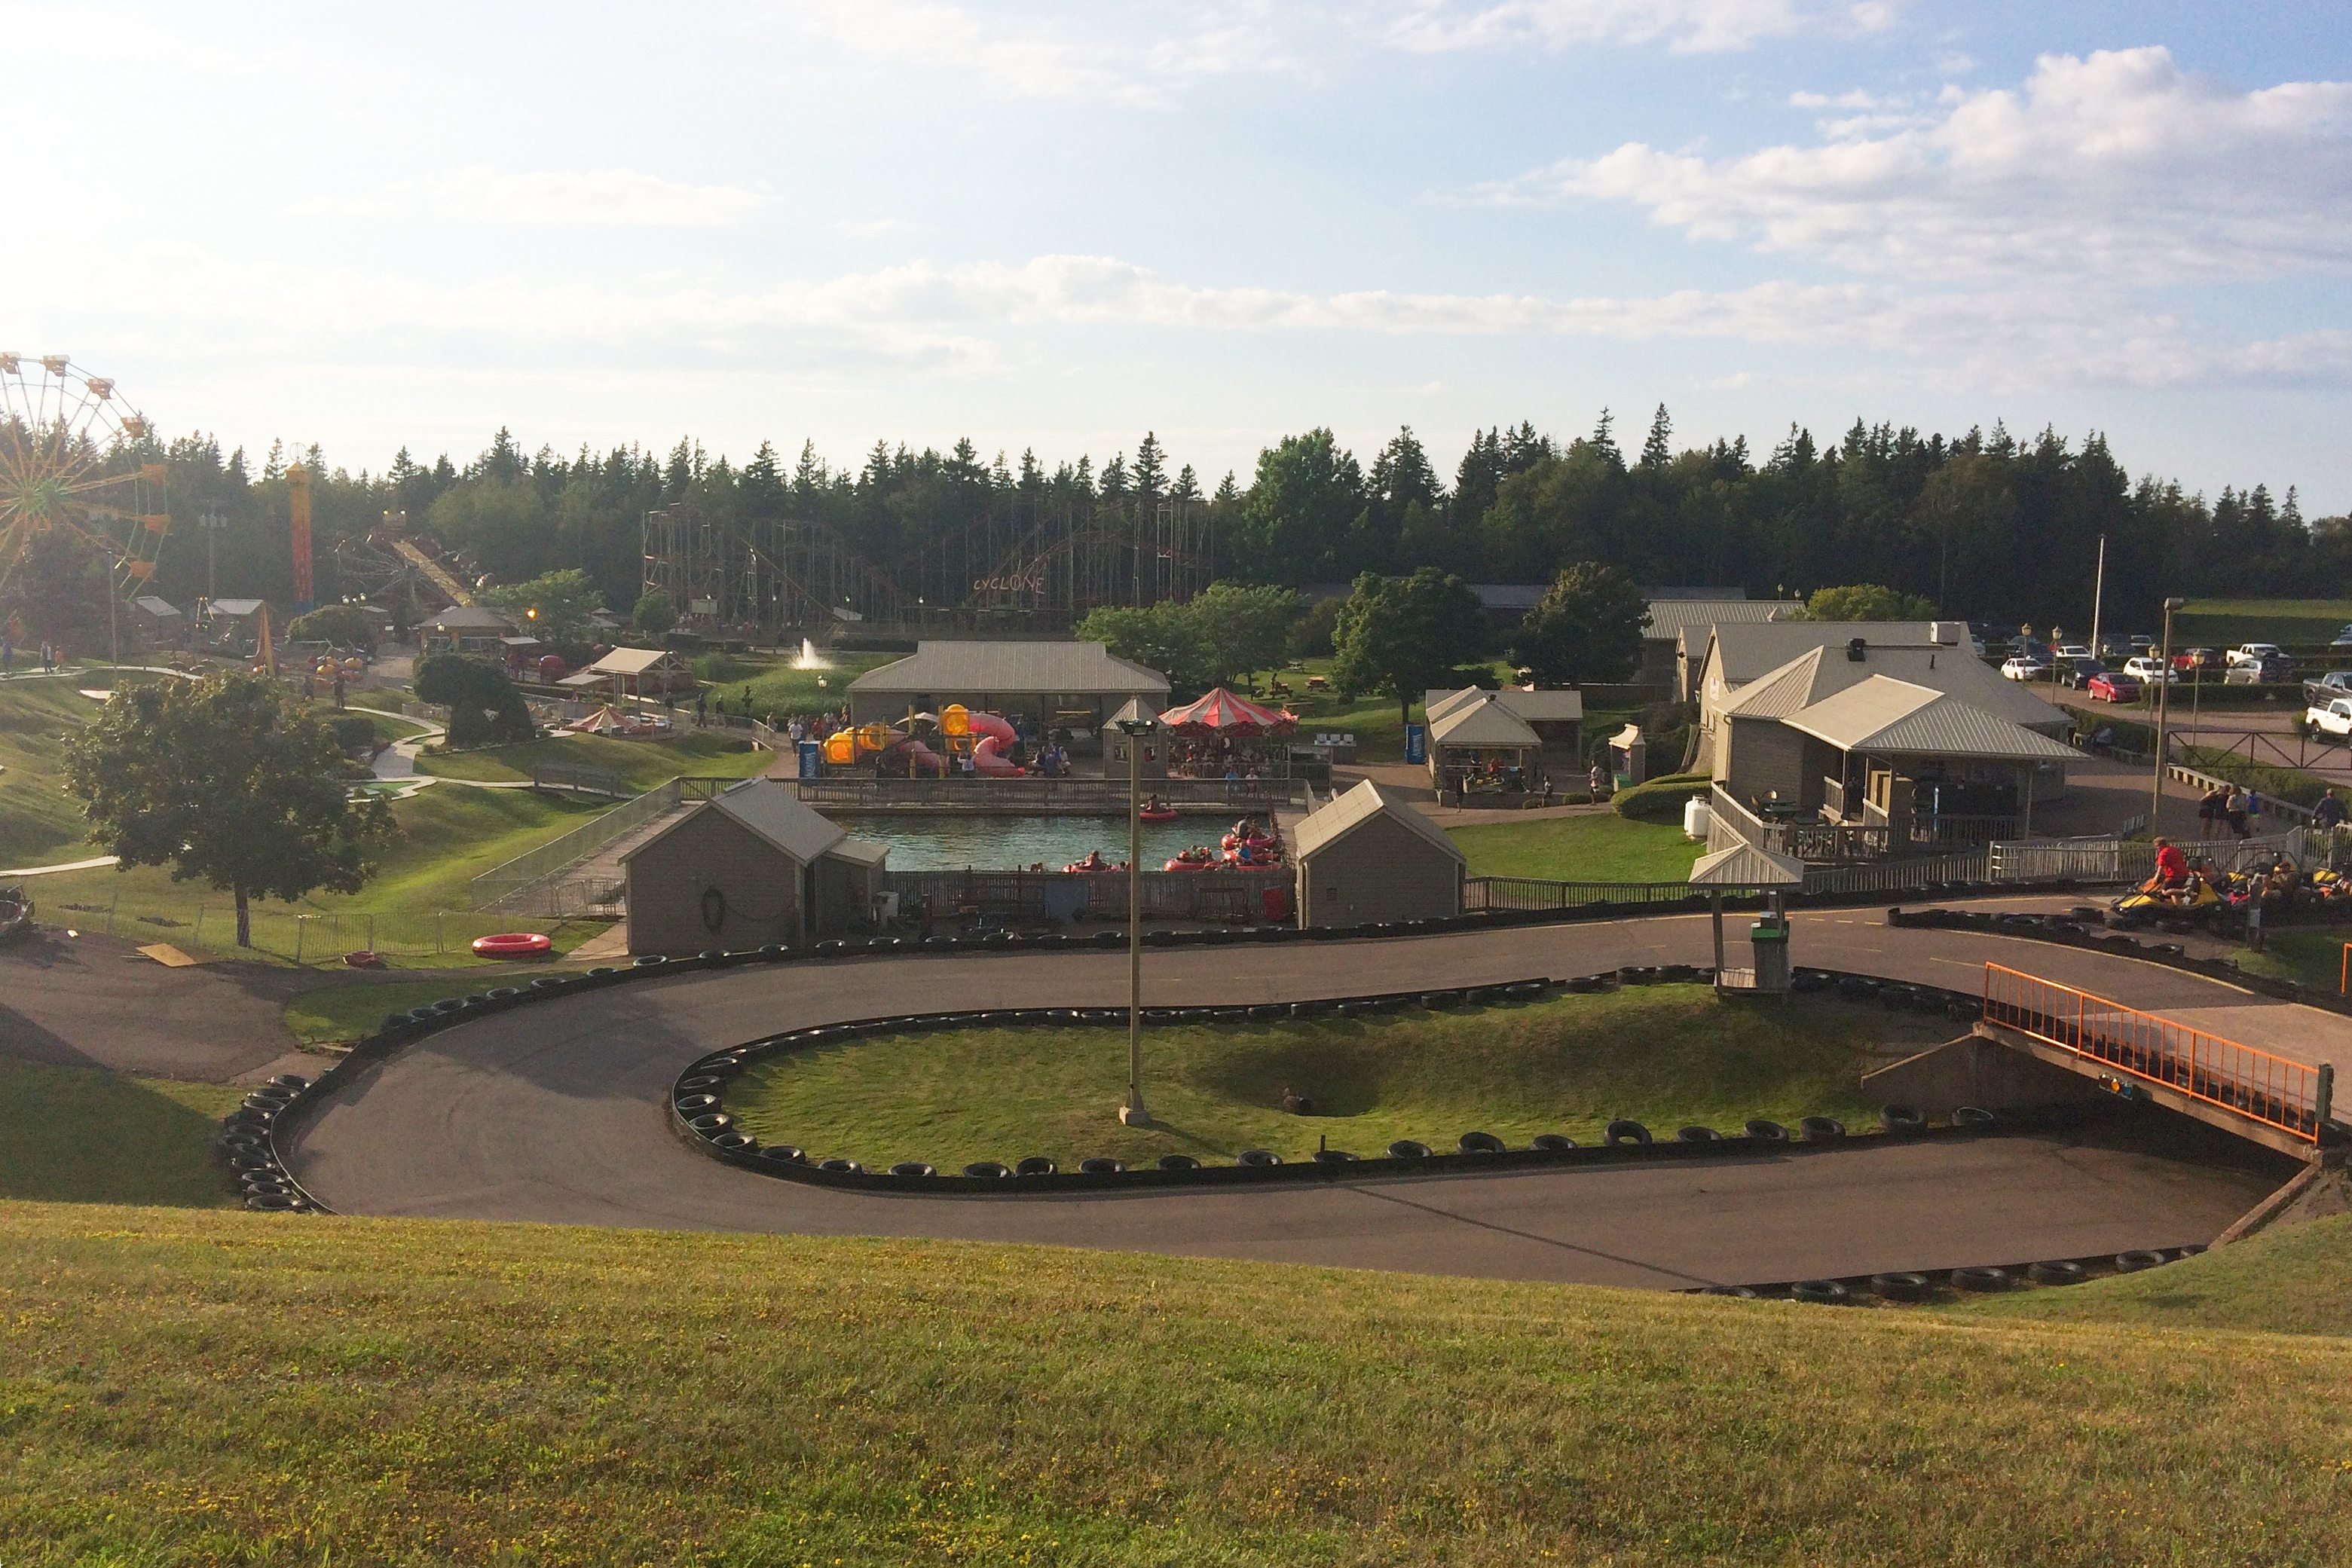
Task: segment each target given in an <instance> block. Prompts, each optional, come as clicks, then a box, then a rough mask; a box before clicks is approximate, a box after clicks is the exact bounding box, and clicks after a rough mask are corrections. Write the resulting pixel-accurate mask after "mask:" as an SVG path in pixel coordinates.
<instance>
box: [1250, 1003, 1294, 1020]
mask: <svg viewBox="0 0 2352 1568" xmlns="http://www.w3.org/2000/svg"><path fill="white" fill-rule="evenodd" d="M1249 1016H1250V1017H1251V1019H1254V1020H1255V1021H1257V1022H1260V1023H1266V1022H1271V1021H1272V1020H1273V1019H1278V1018H1288V1017H1289V1016H1290V1009H1288V1008H1286V1007H1276V1006H1275V1005H1274V1004H1273V1003H1271V1002H1268V1003H1265V1005H1263V1006H1260V1007H1254V1008H1252V1009H1250V1010H1249Z"/></svg>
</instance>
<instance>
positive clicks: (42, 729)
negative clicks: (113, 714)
mask: <svg viewBox="0 0 2352 1568" xmlns="http://www.w3.org/2000/svg"><path fill="white" fill-rule="evenodd" d="M78 685H80V681H79V677H75V676H67V677H62V678H50V679H43V678H40V677H38V676H36V677H33V678H31V679H25V678H22V677H19V678H17V679H14V680H10V681H6V682H4V683H0V866H30V865H47V864H50V863H53V862H58V861H70V860H80V859H82V858H84V857H85V856H87V855H88V854H89V849H88V848H86V847H85V846H84V845H83V843H82V832H83V830H84V824H83V821H82V814H81V800H79V798H78V797H76V796H74V795H71V794H68V793H67V791H66V769H65V737H67V736H68V735H69V734H71V733H73V732H74V731H75V730H78V729H79V728H80V727H82V726H83V725H85V724H87V723H89V720H90V718H91V717H92V716H95V715H96V714H97V712H98V705H97V704H96V703H93V702H91V701H90V700H89V698H87V697H83V696H79V695H76V692H75V688H76V687H77V686H78Z"/></svg>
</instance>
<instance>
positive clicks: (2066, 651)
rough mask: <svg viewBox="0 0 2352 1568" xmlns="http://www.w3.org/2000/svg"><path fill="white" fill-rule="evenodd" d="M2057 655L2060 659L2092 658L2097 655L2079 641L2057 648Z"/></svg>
mask: <svg viewBox="0 0 2352 1568" xmlns="http://www.w3.org/2000/svg"><path fill="white" fill-rule="evenodd" d="M2058 656H2059V657H2060V658H2062V659H2093V658H2096V657H2097V656H2098V655H2096V654H2095V653H2092V652H2091V651H2090V650H2089V649H2088V648H2085V647H2084V646H2083V644H2081V643H2064V644H2063V645H2062V646H2061V647H2060V648H2059V650H2058Z"/></svg>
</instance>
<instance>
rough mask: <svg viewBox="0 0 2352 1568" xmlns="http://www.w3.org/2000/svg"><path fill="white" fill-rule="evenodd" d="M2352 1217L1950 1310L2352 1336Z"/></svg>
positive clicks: (2014, 1318)
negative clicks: (2351, 1254) (2351, 1255)
mask: <svg viewBox="0 0 2352 1568" xmlns="http://www.w3.org/2000/svg"><path fill="white" fill-rule="evenodd" d="M2347 1249H2352V1215H2337V1216H2336V1217H2334V1218H2327V1219H2315V1220H2312V1221H2310V1222H2309V1223H2307V1224H2301V1225H2284V1226H2280V1227H2278V1228H2274V1229H2271V1230H2265V1231H2263V1232H2261V1233H2260V1234H2258V1235H2256V1236H2255V1237H2254V1238H2253V1239H2252V1240H2250V1241H2245V1242H2242V1243H2239V1244H2238V1245H2236V1246H2231V1247H2224V1248H2222V1249H2220V1250H2219V1251H2216V1252H2208V1253H2204V1254H2202V1255H2200V1256H2199V1257H2196V1258H2192V1259H2189V1260H2188V1261H2186V1262H2184V1263H2180V1264H2168V1265H2167V1266H2165V1267H2164V1268H2161V1269H2151V1270H2147V1271H2146V1272H2145V1273H2139V1274H2118V1275H2116V1276H2114V1277H2113V1278H2110V1279H2105V1280H2095V1281H2091V1282H2090V1283H2088V1284H2085V1285H2080V1286H2069V1287H2068V1288H2067V1289H2065V1290H2063V1291H2023V1292H2021V1293H2019V1294H2017V1295H2013V1296H1991V1297H1979V1298H1977V1299H1976V1300H1974V1301H1968V1302H1964V1303H1961V1304H1958V1305H1956V1306H1954V1307H1951V1308H1948V1309H1947V1310H1948V1311H1949V1312H1952V1313H1953V1314H1954V1315H1955V1316H1960V1317H1976V1318H1981V1319H1985V1320H1989V1321H1993V1322H2011V1323H2020V1322H2045V1323H2088V1322H2107V1323H2133V1324H2137V1325H2141V1326H2144V1327H2147V1328H2158V1329H2189V1330H2207V1329H2248V1330H2252V1331H2254V1332H2257V1333H2282V1334H2330V1335H2346V1334H2352V1290H2347V1286H2352V1270H2347V1267H2346V1264H2345V1257H2346V1253H2347Z"/></svg>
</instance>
